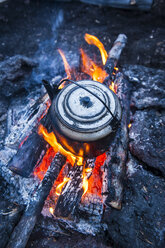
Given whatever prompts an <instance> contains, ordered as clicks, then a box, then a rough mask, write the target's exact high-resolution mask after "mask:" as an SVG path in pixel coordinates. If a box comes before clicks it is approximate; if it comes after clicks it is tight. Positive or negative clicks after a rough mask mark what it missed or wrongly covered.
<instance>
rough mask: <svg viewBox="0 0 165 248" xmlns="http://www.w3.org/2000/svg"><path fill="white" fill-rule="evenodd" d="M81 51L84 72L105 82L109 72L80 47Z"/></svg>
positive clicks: (94, 78)
mask: <svg viewBox="0 0 165 248" xmlns="http://www.w3.org/2000/svg"><path fill="white" fill-rule="evenodd" d="M80 53H81V58H82V68H81V70H82V72H84V73H86V74H88V75H89V76H91V77H92V79H93V80H94V81H98V82H100V83H103V82H104V80H105V78H106V77H107V76H108V74H107V72H106V71H105V70H103V69H102V68H101V67H100V66H98V65H96V64H95V63H94V62H93V60H92V59H91V58H89V57H88V55H87V54H86V53H85V52H84V50H83V49H82V48H81V49H80Z"/></svg>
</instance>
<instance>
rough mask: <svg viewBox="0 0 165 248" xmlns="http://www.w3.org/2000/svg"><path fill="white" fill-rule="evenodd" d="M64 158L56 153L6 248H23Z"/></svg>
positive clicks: (63, 162)
mask: <svg viewBox="0 0 165 248" xmlns="http://www.w3.org/2000/svg"><path fill="white" fill-rule="evenodd" d="M65 161H66V158H65V157H64V156H63V155H61V154H60V153H57V154H56V156H55V158H54V160H53V162H52V163H51V165H50V167H49V169H48V170H47V172H46V175H45V177H44V179H43V180H42V182H41V184H40V185H39V187H38V190H37V192H36V193H35V195H34V196H33V198H32V199H31V201H30V203H29V204H28V206H27V208H26V210H25V212H24V214H23V216H22V218H21V220H20V222H19V223H18V225H17V226H16V227H15V229H14V231H13V233H12V235H11V238H10V241H9V243H8V245H7V248H24V247H25V246H26V244H27V241H28V239H29V237H30V234H31V232H32V230H33V228H34V226H35V224H36V221H37V217H38V216H39V214H40V212H41V210H42V208H43V205H44V202H45V200H46V198H47V196H48V195H49V192H50V190H51V188H52V186H53V183H54V181H55V180H56V179H57V177H58V174H59V172H60V170H61V169H62V166H63V165H64V164H65Z"/></svg>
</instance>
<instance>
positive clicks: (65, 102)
mask: <svg viewBox="0 0 165 248" xmlns="http://www.w3.org/2000/svg"><path fill="white" fill-rule="evenodd" d="M77 83H78V84H79V85H80V86H78V85H75V84H69V85H67V86H66V87H65V88H63V89H62V90H61V91H60V92H59V94H58V95H57V97H56V99H55V101H53V102H52V110H53V111H52V113H53V114H54V115H55V116H56V119H57V120H58V126H59V128H60V129H61V131H62V132H63V134H64V135H66V136H67V137H69V138H71V139H75V140H79V141H85V142H88V141H94V140H98V139H101V138H103V137H105V136H107V135H108V134H109V133H111V132H112V130H113V117H114V116H115V118H116V119H117V120H120V117H121V108H120V104H119V101H118V98H117V96H116V95H115V94H114V92H113V91H111V90H110V89H109V88H108V87H106V86H105V85H104V84H101V83H99V82H96V81H92V80H82V81H78V82H77ZM81 85H82V86H83V88H81ZM84 88H86V89H87V90H88V91H87V90H85V89H84ZM90 92H91V93H92V94H91V93H90ZM100 99H101V100H102V101H101V100H100ZM103 102H104V104H103ZM108 109H110V111H108ZM52 117H53V116H52Z"/></svg>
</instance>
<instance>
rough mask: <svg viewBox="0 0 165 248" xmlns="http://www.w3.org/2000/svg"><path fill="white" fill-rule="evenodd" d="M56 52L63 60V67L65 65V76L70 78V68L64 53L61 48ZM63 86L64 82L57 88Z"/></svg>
mask: <svg viewBox="0 0 165 248" xmlns="http://www.w3.org/2000/svg"><path fill="white" fill-rule="evenodd" d="M58 52H59V54H60V55H61V57H62V60H63V62H64V67H65V72H66V75H67V78H68V79H71V68H70V66H69V64H68V61H67V60H66V57H65V54H64V52H63V51H62V50H61V49H58ZM64 86H65V82H64V83H63V84H61V85H60V86H59V89H62V88H63V87H64Z"/></svg>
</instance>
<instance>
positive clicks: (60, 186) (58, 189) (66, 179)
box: [56, 177, 70, 195]
mask: <svg viewBox="0 0 165 248" xmlns="http://www.w3.org/2000/svg"><path fill="white" fill-rule="evenodd" d="M69 180H70V178H67V177H64V180H63V182H62V183H60V184H59V185H58V186H57V187H56V195H60V194H61V191H62V188H63V187H64V185H65V184H66V183H67V182H69Z"/></svg>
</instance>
